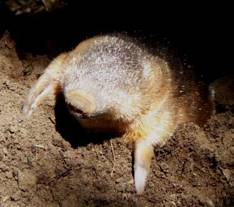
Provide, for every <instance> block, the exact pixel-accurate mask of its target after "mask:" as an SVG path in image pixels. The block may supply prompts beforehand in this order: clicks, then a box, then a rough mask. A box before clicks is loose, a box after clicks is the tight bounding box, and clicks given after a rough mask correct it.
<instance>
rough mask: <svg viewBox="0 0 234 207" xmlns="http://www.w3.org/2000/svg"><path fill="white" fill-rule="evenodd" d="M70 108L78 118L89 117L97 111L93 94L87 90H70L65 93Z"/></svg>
mask: <svg viewBox="0 0 234 207" xmlns="http://www.w3.org/2000/svg"><path fill="white" fill-rule="evenodd" d="M65 99H66V103H67V105H68V109H69V110H70V111H71V112H72V113H74V114H75V115H76V117H77V118H89V117H92V115H93V114H95V112H96V106H95V102H94V98H93V96H91V95H89V94H88V93H86V92H85V91H81V90H75V89H74V90H70V91H68V92H67V93H65Z"/></svg>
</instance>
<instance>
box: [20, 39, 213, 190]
mask: <svg viewBox="0 0 234 207" xmlns="http://www.w3.org/2000/svg"><path fill="white" fill-rule="evenodd" d="M180 72H181V74H180ZM58 91H61V92H62V93H63V94H64V97H65V101H66V103H67V105H68V108H69V111H70V112H71V113H72V114H73V115H74V116H75V117H76V118H77V119H78V120H79V122H80V123H81V124H82V125H83V126H84V127H85V128H88V129H93V130H96V131H97V130H99V131H108V130H111V131H112V130H117V131H119V132H121V133H123V136H124V137H125V138H126V139H128V140H129V141H133V142H134V143H135V165H134V178H135V187H136V191H137V192H138V193H142V192H143V190H144V187H145V183H146V178H147V175H148V173H149V170H150V162H151V158H152V156H153V145H155V144H162V143H164V142H165V141H166V139H167V138H169V137H170V135H172V133H173V132H174V130H175V129H176V127H177V126H178V124H181V123H184V122H188V121H192V122H195V123H202V122H203V121H205V120H206V118H207V117H208V116H209V114H210V108H209V107H210V105H209V101H208V98H207V97H206V98H205V96H204V94H203V91H202V89H201V85H200V84H199V83H197V82H195V81H193V80H192V79H191V78H189V79H187V77H186V75H184V72H183V71H179V70H176V69H175V70H172V69H171V68H170V67H169V65H168V64H167V62H165V61H164V60H162V59H160V58H159V57H156V56H154V55H152V54H150V53H149V52H147V51H146V50H145V49H144V48H143V47H140V46H138V45H137V44H135V43H134V42H133V41H131V40H130V39H127V38H122V37H117V36H100V37H95V38H92V39H89V40H86V41H84V42H82V43H81V44H79V45H78V46H77V47H76V48H75V49H74V50H73V51H71V52H69V53H64V54H62V55H60V56H58V57H57V58H56V59H55V60H54V61H52V63H51V64H50V65H49V66H48V68H47V69H46V70H45V72H44V74H43V75H42V76H41V77H40V79H39V80H38V81H37V83H36V84H35V86H34V87H33V88H32V89H31V91H30V93H29V96H28V98H27V100H26V103H25V105H24V109H23V110H24V112H25V113H26V114H29V115H30V114H31V112H32V110H33V109H34V108H35V107H36V106H37V105H38V104H40V103H41V102H42V101H43V100H44V98H45V97H46V96H48V95H49V94H56V92H58Z"/></svg>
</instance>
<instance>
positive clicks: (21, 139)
mask: <svg viewBox="0 0 234 207" xmlns="http://www.w3.org/2000/svg"><path fill="white" fill-rule="evenodd" d="M48 63H49V59H48V57H47V56H32V55H30V54H29V55H26V56H25V57H21V58H19V57H18V55H17V52H16V49H15V44H14V41H12V40H11V39H10V38H9V35H7V34H5V35H4V36H3V37H2V39H1V40H0V120H1V121H0V206H4V207H8V206H9V207H12V206H63V207H66V206H69V207H72V206H120V207H123V206H210V207H213V206H233V205H234V116H233V113H232V110H231V109H230V108H228V109H226V108H225V110H223V111H222V112H221V113H218V112H217V113H216V114H215V115H213V116H212V118H211V119H210V120H209V121H208V123H207V124H206V125H205V126H204V127H203V128H199V127H198V126H195V125H193V124H186V125H184V126H181V127H180V128H179V129H178V130H177V131H176V132H175V134H174V135H173V137H172V138H171V139H170V140H169V141H168V142H167V144H166V145H165V146H163V147H156V148H155V158H154V160H153V165H152V173H151V175H150V178H149V180H148V183H147V187H146V192H145V193H144V194H143V195H142V196H137V195H136V194H135V190H134V185H133V176H132V146H128V145H127V144H126V143H124V142H123V140H122V139H121V138H115V139H103V138H102V137H94V138H92V137H90V136H89V135H85V134H84V133H81V132H79V130H80V129H79V127H76V126H77V125H76V123H75V121H74V119H72V117H70V116H69V115H68V113H67V111H66V109H65V107H64V104H63V102H62V101H61V100H60V101H58V103H57V104H56V108H55V109H56V110H54V107H53V104H54V103H53V102H52V101H47V102H46V104H45V105H43V106H41V107H40V108H39V109H38V110H36V111H35V113H34V114H33V116H32V117H31V118H30V119H25V118H24V117H23V116H22V114H21V107H22V103H23V101H24V98H25V96H26V94H27V93H28V90H29V88H30V86H31V85H32V83H33V82H34V81H35V80H36V79H37V78H38V76H39V75H40V74H41V73H42V72H43V70H44V68H45V67H46V65H47V64H48Z"/></svg>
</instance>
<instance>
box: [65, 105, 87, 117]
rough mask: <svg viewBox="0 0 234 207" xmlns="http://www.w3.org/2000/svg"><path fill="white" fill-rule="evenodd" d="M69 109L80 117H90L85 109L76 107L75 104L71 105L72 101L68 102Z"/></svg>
mask: <svg viewBox="0 0 234 207" xmlns="http://www.w3.org/2000/svg"><path fill="white" fill-rule="evenodd" d="M67 106H68V109H69V111H71V112H74V113H75V114H76V116H77V117H78V118H81V119H86V118H89V115H88V114H87V113H85V112H84V111H82V110H80V109H78V108H76V107H75V106H73V105H71V104H70V103H68V104H67Z"/></svg>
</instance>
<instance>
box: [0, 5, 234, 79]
mask: <svg viewBox="0 0 234 207" xmlns="http://www.w3.org/2000/svg"><path fill="white" fill-rule="evenodd" d="M233 19H234V18H233V12H232V6H231V5H227V4H220V3H212V4H209V3H207V4H206V5H205V4H204V3H200V4H198V3H197V4H192V3H191V2H189V4H185V3H181V4H180V5H178V4H176V3H174V4H172V3H167V4H163V5H162V2H160V1H155V2H154V4H149V3H148V2H146V1H145V2H139V3H136V2H134V3H133V2H132V3H131V2H129V3H128V4H127V3H126V2H123V3H122V2H118V3H115V2H112V1H109V3H102V4H100V2H98V3H96V4H94V3H93V2H92V1H85V4H84V3H78V1H69V3H68V6H66V7H64V8H63V9H60V10H58V11H54V12H49V13H46V12H44V13H41V14H37V15H32V16H30V15H21V16H14V14H13V13H11V12H10V11H9V10H8V8H6V7H5V6H4V4H3V3H0V29H1V30H0V31H1V32H3V31H4V30H6V29H7V30H8V31H9V32H10V33H11V35H12V37H13V38H14V39H15V40H16V43H17V49H18V51H19V53H20V54H23V53H27V52H30V53H33V54H35V55H36V54H48V55H50V56H52V57H53V56H54V55H56V54H58V53H59V52H62V51H64V50H69V49H72V48H73V47H74V46H75V45H76V44H77V43H78V42H79V41H81V40H83V39H85V38H87V37H90V36H93V35H97V34H100V33H109V32H127V33H128V34H130V35H134V36H137V37H140V38H143V39H144V40H145V41H146V42H150V43H152V44H151V47H154V45H157V44H159V45H161V46H162V47H166V48H172V51H173V52H174V53H176V55H178V56H180V58H182V59H183V58H184V57H186V59H187V60H188V61H189V63H191V64H192V65H194V66H195V69H196V70H199V71H201V72H202V74H203V77H204V80H205V81H207V82H211V81H213V80H214V79H216V78H218V77H221V76H224V75H228V74H233V66H234V64H233V58H232V54H233V47H234V44H233V31H232V29H233V28H232V27H233V25H234V24H233ZM154 43H157V44H154Z"/></svg>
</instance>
